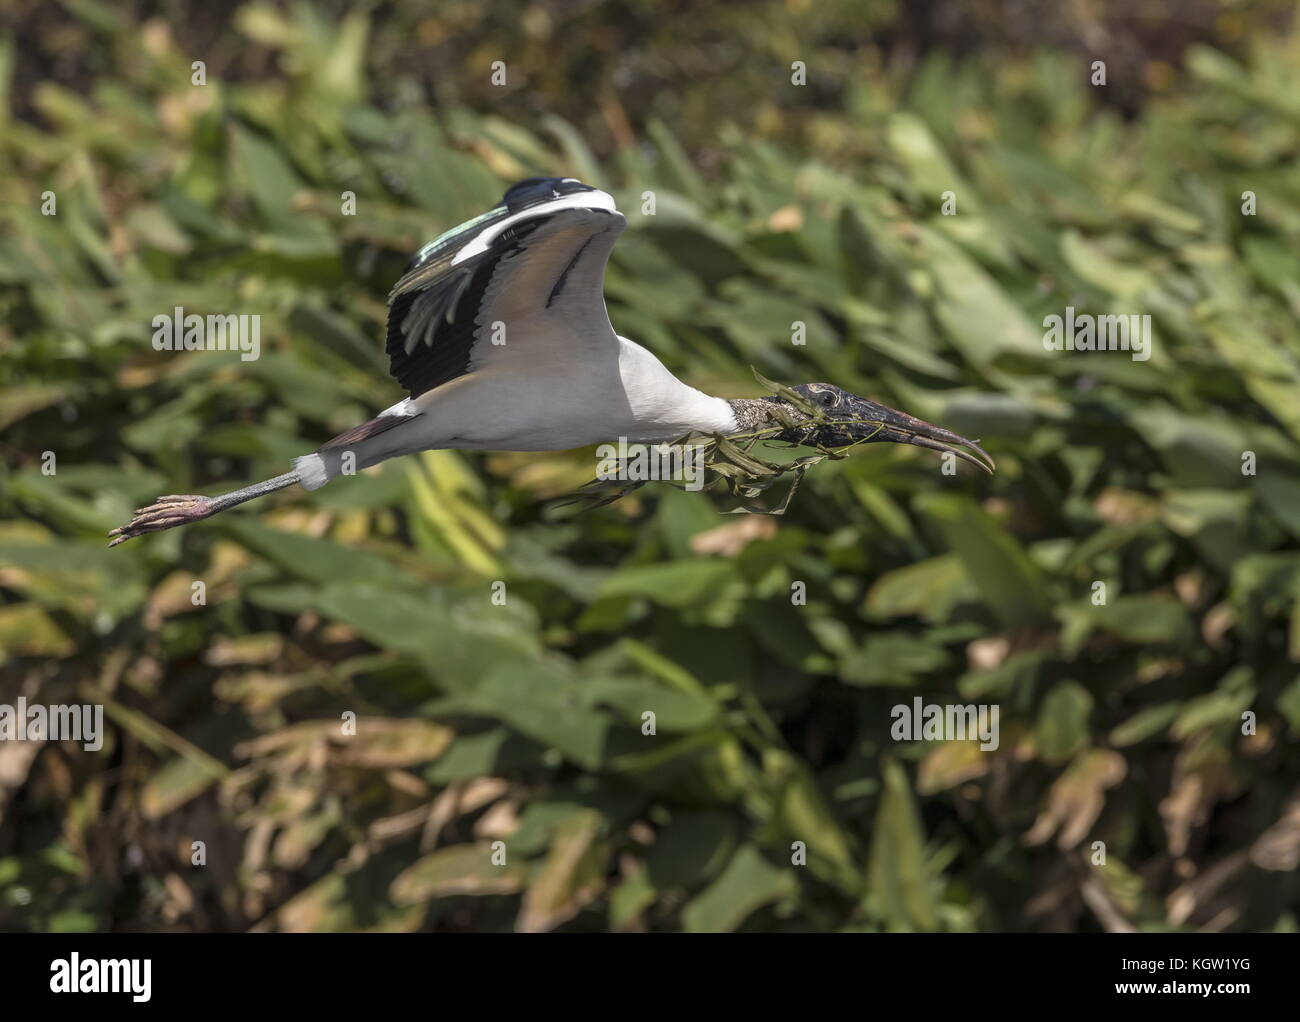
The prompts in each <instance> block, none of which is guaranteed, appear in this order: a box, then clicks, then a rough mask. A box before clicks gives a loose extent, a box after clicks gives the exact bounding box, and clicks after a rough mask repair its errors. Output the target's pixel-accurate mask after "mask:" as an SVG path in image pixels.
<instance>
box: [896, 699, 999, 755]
mask: <svg viewBox="0 0 1300 1022" xmlns="http://www.w3.org/2000/svg"><path fill="white" fill-rule="evenodd" d="M889 715H890V716H891V717H893V718H894V723H893V724H892V725H890V728H889V737H891V738H892V739H893V740H894V741H896V742H921V741H925V742H966V741H972V740H974V739H977V738H978V739H979V742H980V749H982V750H983V751H984V752H992V751H994V750H995V749H996V748H997V747H998V741H999V739H998V706H997V704H996V703H994V704H993V705H988V704H986V703H980V704H978V705H976V704H974V703H969V704H966V705H964V706H963V705H962V704H960V703H946V704H943V705H940V704H939V703H925V702H923V701H922V700H921V697H920V696H917V697H916V698H915V699H913V700H912V705H911V706H908V705H907V704H906V703H899V704H898V705H897V706H895V707H894V708H893V709H892V710H890V711H889Z"/></svg>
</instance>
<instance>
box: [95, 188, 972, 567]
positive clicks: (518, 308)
mask: <svg viewBox="0 0 1300 1022" xmlns="http://www.w3.org/2000/svg"><path fill="white" fill-rule="evenodd" d="M626 226H627V220H626V219H625V218H624V217H623V215H622V214H621V213H620V212H619V211H618V210H617V208H616V207H615V205H614V200H613V198H612V197H611V196H610V195H608V194H606V193H605V192H602V191H598V190H597V189H595V188H591V187H589V186H587V185H585V184H583V183H581V182H580V181H576V180H574V179H573V178H555V177H551V178H540V177H537V178H529V179H528V180H526V181H521V182H519V183H518V184H516V185H514V186H513V187H512V188H510V189H509V190H508V191H507V192H506V193H505V196H504V197H503V198H502V200H501V203H500V204H499V205H497V206H494V207H493V208H492V209H490V210H488V211H487V212H486V213H484V214H482V215H481V216H478V217H475V218H474V219H473V220H470V221H468V222H467V223H463V224H461V225H460V226H459V227H456V228H453V229H452V230H450V231H448V232H447V233H445V234H443V235H442V236H440V237H439V238H437V239H435V240H434V241H431V242H430V243H429V244H427V245H425V246H424V248H422V249H420V251H419V252H418V253H417V254H416V256H415V258H414V259H413V260H412V262H411V264H410V265H409V266H408V267H407V270H406V273H405V274H404V275H403V276H402V278H401V279H400V280H399V281H398V282H397V285H396V286H395V287H394V288H393V291H392V293H391V294H390V295H389V314H388V356H389V363H390V371H391V373H392V375H393V376H394V377H396V379H397V382H398V383H400V384H401V385H402V386H403V387H404V388H405V389H406V390H407V392H408V394H409V397H406V398H404V399H403V400H401V401H399V402H397V404H395V405H393V406H392V407H391V408H386V409H385V410H384V411H382V412H380V413H379V415H377V416H376V417H375V418H373V419H371V420H370V421H369V422H363V423H362V424H361V425H359V426H356V427H355V428H353V429H350V430H348V431H347V432H346V433H343V434H341V435H339V436H336V437H335V438H334V439H333V440H330V441H329V442H328V443H326V444H325V445H324V446H322V447H321V448H320V449H319V450H317V451H315V452H314V453H312V454H306V455H303V456H302V457H299V458H295V459H294V462H293V470H292V471H290V472H286V473H284V474H283V475H279V476H276V477H275V478H273V479H267V480H265V481H263V482H260V483H254V484H253V485H252V486H245V487H243V488H242V489H238V490H234V491H233V492H231V493H224V494H221V495H220V496H214V497H202V496H195V495H192V494H182V495H172V496H166V497H159V498H158V499H157V502H156V503H154V504H151V505H150V506H149V507H145V508H140V509H139V510H137V511H136V513H135V516H134V517H133V518H132V519H131V521H130V522H128V523H127V524H126V525H124V526H122V527H121V528H119V529H114V530H113V531H112V532H110V533H109V535H110V536H111V537H113V540H112V543H110V546H115V545H117V544H118V543H122V542H124V541H125V540H128V539H131V538H133V537H136V536H141V535H144V534H145V533H149V532H158V531H160V530H163V529H170V528H172V527H174V526H177V525H185V524H187V523H189V522H196V521H199V520H201V519H204V518H208V517H210V516H212V515H214V514H216V513H217V512H219V511H225V510H226V509H228V508H231V507H234V506H235V505H236V504H242V503H244V502H245V501H247V500H252V499H253V498H254V497H260V496H262V495H264V494H267V493H271V492H273V491H275V490H281V489H284V488H285V487H287V486H292V485H294V484H295V483H296V484H299V485H301V486H303V487H305V488H306V489H309V490H315V489H317V488H319V487H321V486H324V485H325V484H326V483H327V482H329V481H330V480H331V479H333V478H334V477H335V476H338V475H340V474H343V473H344V471H345V458H344V456H345V454H348V453H349V452H350V454H351V456H352V457H351V458H350V459H347V462H346V466H347V470H348V471H354V470H356V469H361V468H366V467H368V466H370V465H375V464H378V463H379V462H381V461H385V460H387V459H389V458H395V457H398V456H399V455H403V454H412V453H414V452H417V451H426V450H437V449H441V448H456V449H460V450H490V451H553V450H566V449H569V448H575V447H585V446H588V445H590V444H596V443H602V442H606V441H610V440H617V439H618V438H620V437H622V438H626V440H627V441H629V442H635V443H659V442H666V441H672V440H676V439H678V438H680V437H683V436H685V435H686V434H688V433H692V432H698V433H705V434H721V435H735V434H738V433H742V432H745V431H747V430H751V429H754V428H756V427H757V426H759V425H760V424H763V423H768V422H770V419H769V416H770V414H771V411H772V402H778V403H780V402H781V400H782V399H780V398H777V397H766V398H742V399H737V400H724V399H722V398H719V397H711V396H710V395H708V394H705V393H702V392H701V391H699V390H696V389H695V388H694V387H691V386H688V385H687V384H685V383H683V382H682V381H681V380H679V379H677V377H675V376H674V375H673V374H672V373H671V372H669V371H668V369H667V368H665V366H664V364H663V363H662V362H660V361H659V359H657V358H656V357H655V356H654V355H653V354H651V353H650V352H649V351H647V350H646V349H645V348H643V347H641V345H639V344H637V343H636V342H635V341H630V340H628V339H627V338H626V337H621V336H619V335H618V334H616V333H615V332H614V328H613V326H612V325H611V324H610V321H609V315H608V313H607V312H606V309H605V300H604V293H603V292H604V276H605V264H606V263H607V262H608V260H609V254H610V251H611V250H612V249H613V247H614V242H615V241H617V240H618V236H619V234H621V233H622V231H623V228H624V227H626ZM791 389H792V390H793V391H795V392H796V393H797V394H799V395H800V396H801V398H802V399H803V400H804V401H810V402H812V403H813V404H814V405H815V406H817V407H818V408H819V410H824V412H825V414H822V415H819V416H818V417H817V419H815V420H814V419H813V418H812V417H810V416H809V415H808V414H807V408H805V409H804V410H803V411H800V410H798V409H797V408H793V407H790V405H789V403H788V402H787V409H786V411H787V412H788V413H789V414H787V415H786V416H785V419H786V421H787V422H799V421H807V422H809V423H810V424H811V423H813V422H814V421H815V422H816V423H817V425H816V426H815V427H813V426H811V425H810V427H809V428H804V429H791V430H789V431H788V432H787V433H785V434H783V435H782V436H781V437H780V439H786V440H789V441H791V442H795V443H803V444H807V445H814V446H822V447H830V448H837V447H844V446H848V445H850V444H854V443H862V442H871V443H880V442H890V443H905V444H915V445H917V446H920V447H928V448H931V449H933V450H937V451H945V452H949V453H951V454H953V455H955V456H956V457H959V458H961V459H963V460H965V461H967V462H970V463H971V464H972V465H978V466H979V467H980V468H982V469H984V470H985V471H986V472H992V471H993V459H992V458H990V457H989V455H988V454H987V453H986V452H985V451H984V449H983V448H982V447H980V446H979V444H978V443H975V442H974V441H971V440H967V439H966V438H965V437H962V436H958V435H957V434H956V433H952V432H950V431H948V430H946V429H941V428H940V427H938V426H933V425H931V424H930V423H928V422H923V421H922V420H920V419H916V418H913V417H912V416H910V415H907V414H904V413H903V412H899V411H896V410H894V409H893V408H889V407H886V406H885V405H882V404H877V403H876V402H875V401H871V400H869V399H867V398H863V397H858V396H857V395H855V394H850V393H847V392H846V391H843V390H841V389H840V388H839V387H836V386H833V385H831V384H828V383H808V384H803V385H801V386H798V387H794V388H791ZM791 416H792V417H791ZM828 419H829V420H831V421H827V420H828ZM845 420H853V421H851V422H848V421H845ZM963 447H964V448H968V449H969V450H971V451H974V452H975V453H976V454H977V455H978V456H979V457H978V459H977V458H976V457H974V456H972V455H971V454H970V453H968V452H967V450H963V449H962V448H963Z"/></svg>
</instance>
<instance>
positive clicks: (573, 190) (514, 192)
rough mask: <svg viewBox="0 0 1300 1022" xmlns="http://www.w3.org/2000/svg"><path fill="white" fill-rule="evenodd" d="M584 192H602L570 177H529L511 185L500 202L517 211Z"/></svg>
mask: <svg viewBox="0 0 1300 1022" xmlns="http://www.w3.org/2000/svg"><path fill="white" fill-rule="evenodd" d="M585 192H596V194H598V195H599V194H603V193H600V192H597V190H596V189H595V188H592V187H591V186H590V185H584V184H583V183H582V182H581V181H579V180H577V179H576V178H572V177H530V178H526V179H525V180H523V181H518V182H516V183H515V184H513V185H511V186H510V187H509V189H507V190H506V193H505V195H503V196H502V197H501V204H502V205H503V206H505V207H506V209H508V210H509V211H510V212H511V213H519V212H522V211H523V210H525V209H530V208H531V207H533V206H539V205H541V204H542V203H548V202H551V201H553V200H555V199H559V198H563V197H564V196H566V195H581V194H583V193H585Z"/></svg>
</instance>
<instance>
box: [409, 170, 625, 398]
mask: <svg viewBox="0 0 1300 1022" xmlns="http://www.w3.org/2000/svg"><path fill="white" fill-rule="evenodd" d="M626 225H627V221H626V220H625V219H624V218H623V216H622V214H620V213H619V212H618V211H617V209H616V208H615V206H614V200H613V199H612V198H611V197H610V196H609V195H607V194H606V193H605V192H601V191H597V190H596V189H594V188H589V187H588V186H587V185H584V184H582V183H581V182H579V181H574V180H572V179H569V178H564V179H561V178H532V179H529V180H528V181H523V182H520V183H519V184H517V185H515V186H514V187H513V188H511V189H510V190H509V191H508V192H506V194H505V197H504V198H503V199H502V202H501V205H499V206H496V207H494V208H493V209H491V210H489V211H488V212H487V213H484V214H483V215H482V216H479V217H476V218H475V219H473V220H470V221H469V222H468V223H465V224H462V225H461V226H459V227H457V228H454V229H453V230H451V231H449V232H447V233H446V234H444V235H442V236H441V237H440V238H438V239H436V240H435V241H433V242H430V243H429V244H428V245H426V246H425V247H424V248H423V249H421V250H420V252H419V253H418V254H417V255H416V257H415V259H414V260H413V261H412V263H411V265H410V266H409V267H408V268H407V271H406V273H405V274H404V275H403V276H402V279H401V280H399V281H398V282H397V285H396V286H395V287H394V288H393V291H392V293H391V294H390V295H389V312H388V358H389V368H390V372H391V373H392V375H393V376H394V378H396V380H397V381H398V382H399V383H400V384H401V385H402V386H403V387H405V388H406V390H407V391H408V392H409V393H410V395H411V396H412V397H416V396H418V395H420V394H423V393H425V392H426V391H429V390H433V389H434V388H435V387H439V386H441V385H442V384H444V383H446V382H448V381H449V380H454V379H456V378H457V377H458V376H463V375H465V374H466V373H468V372H471V371H472V370H473V369H475V368H479V367H481V366H483V365H485V364H488V363H490V361H491V360H492V358H493V357H494V355H495V354H496V353H497V350H498V349H497V345H494V343H493V338H492V336H491V335H492V333H493V331H494V329H496V326H495V325H496V324H503V325H504V329H505V331H506V332H507V334H508V336H509V342H510V344H512V345H525V346H526V345H527V344H528V339H529V331H528V329H527V324H528V323H529V322H530V321H532V320H533V319H534V318H535V317H539V316H542V315H544V314H545V313H546V312H547V311H548V310H551V311H554V312H561V311H562V312H563V313H564V315H565V316H566V319H567V320H568V321H569V322H571V324H572V326H573V330H572V332H571V333H572V336H573V337H574V338H578V339H583V338H586V339H589V340H591V341H593V342H596V341H598V340H604V339H605V335H606V334H607V335H608V339H609V340H610V341H612V339H613V331H612V329H610V328H609V320H608V317H607V316H606V314H605V304H604V297H603V287H604V271H605V263H606V262H607V260H608V258H609V252H610V249H611V248H612V247H613V244H614V241H615V239H616V238H617V237H618V234H619V233H620V232H621V231H622V230H623V228H624V227H625V226H626ZM602 327H603V331H602ZM512 328H517V329H512ZM547 336H552V335H551V334H548V335H547ZM498 343H499V342H498Z"/></svg>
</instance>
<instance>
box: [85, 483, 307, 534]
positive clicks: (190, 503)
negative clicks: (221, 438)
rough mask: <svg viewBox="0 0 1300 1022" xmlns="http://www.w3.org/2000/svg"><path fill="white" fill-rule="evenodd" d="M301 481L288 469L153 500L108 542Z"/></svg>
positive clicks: (206, 513)
mask: <svg viewBox="0 0 1300 1022" xmlns="http://www.w3.org/2000/svg"><path fill="white" fill-rule="evenodd" d="M298 481H299V480H298V473H297V472H286V473H285V474H284V475H282V476H276V477H275V478H274V479H266V480H264V481H262V482H260V483H253V485H252V486H245V487H243V488H242V489H239V490H231V491H230V492H229V493H222V494H220V495H218V496H216V497H197V496H195V495H193V494H189V493H184V494H171V495H170V496H166V497H159V498H158V500H157V501H156V502H155V503H153V504H150V505H149V506H148V507H141V508H136V512H135V516H134V517H133V518H132V519H131V520H130V521H129V522H127V523H126V524H125V525H123V526H122V527H121V528H120V529H114V530H113V531H112V532H110V533H109V535H110V536H112V537H113V541H112V542H111V543H109V544H108V545H109V546H117V545H118V544H119V543H125V542H126V541H127V540H128V539H134V538H135V537H136V536H143V535H144V534H145V533H147V532H162V530H163V529H171V528H174V527H175V526H177V525H188V524H189V523H190V522H199V521H202V520H203V519H204V518H211V517H212V516H213V515H215V514H216V513H217V512H218V511H225V510H226V509H227V508H232V507H234V506H235V505H236V504H242V503H244V501H246V500H252V499H253V498H254V497H261V496H263V495H265V494H267V493H273V492H275V491H276V490H283V489H284V488H285V487H286V486H292V485H293V484H294V483H296V482H298Z"/></svg>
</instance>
